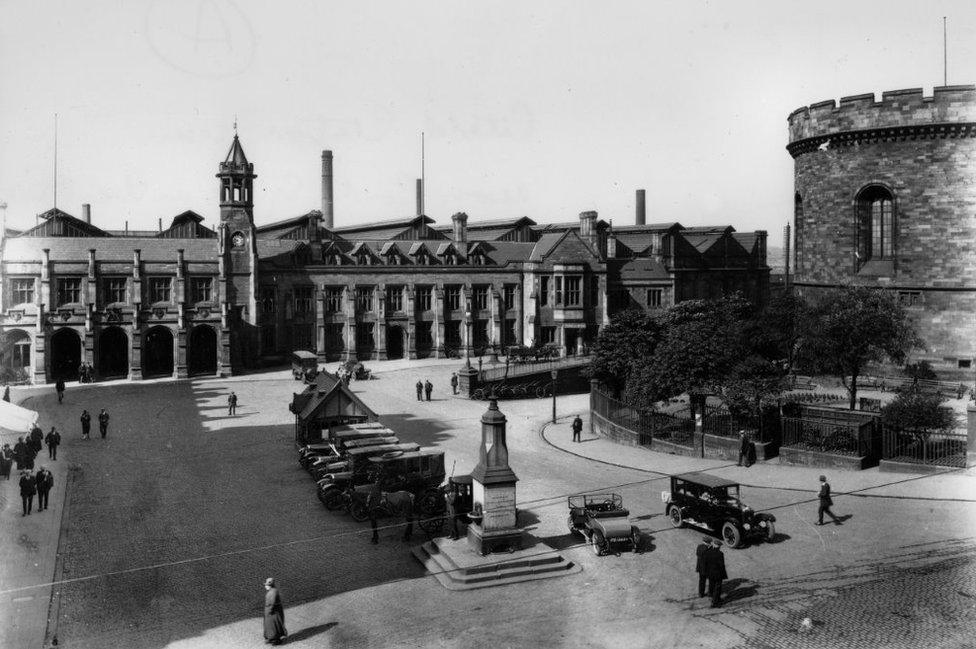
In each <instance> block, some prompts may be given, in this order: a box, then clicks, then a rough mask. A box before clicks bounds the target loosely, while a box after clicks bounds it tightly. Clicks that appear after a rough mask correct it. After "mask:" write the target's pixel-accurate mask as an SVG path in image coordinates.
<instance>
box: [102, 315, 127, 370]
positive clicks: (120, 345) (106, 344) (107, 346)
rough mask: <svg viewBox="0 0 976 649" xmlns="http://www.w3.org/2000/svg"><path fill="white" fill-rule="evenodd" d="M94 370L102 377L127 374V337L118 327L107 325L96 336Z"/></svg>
mask: <svg viewBox="0 0 976 649" xmlns="http://www.w3.org/2000/svg"><path fill="white" fill-rule="evenodd" d="M95 370H96V371H97V372H98V375H99V377H101V378H103V379H118V378H125V377H126V376H128V375H129V337H128V336H127V335H125V332H124V331H122V329H120V328H119V327H109V328H108V329H105V330H104V331H102V334H101V335H100V336H99V337H98V365H97V366H96V367H95Z"/></svg>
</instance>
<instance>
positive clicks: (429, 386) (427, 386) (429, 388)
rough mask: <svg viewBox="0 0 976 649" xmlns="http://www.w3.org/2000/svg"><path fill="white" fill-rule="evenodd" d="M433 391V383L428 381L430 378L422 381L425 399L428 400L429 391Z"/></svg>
mask: <svg viewBox="0 0 976 649" xmlns="http://www.w3.org/2000/svg"><path fill="white" fill-rule="evenodd" d="M433 391H434V384H433V383H431V382H430V379H427V381H425V382H424V394H425V395H426V396H427V401H430V393H431V392H433Z"/></svg>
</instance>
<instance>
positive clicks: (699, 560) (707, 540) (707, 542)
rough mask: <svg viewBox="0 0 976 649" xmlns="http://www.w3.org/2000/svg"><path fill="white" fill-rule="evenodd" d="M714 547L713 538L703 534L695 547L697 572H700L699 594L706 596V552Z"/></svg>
mask: <svg viewBox="0 0 976 649" xmlns="http://www.w3.org/2000/svg"><path fill="white" fill-rule="evenodd" d="M710 547H712V538H711V537H710V536H703V537H702V542H701V543H699V544H698V547H697V548H695V572H697V573H698V596H699V597H704V596H705V586H706V582H707V580H708V575H706V574H705V553H706V552H708V549H709V548H710Z"/></svg>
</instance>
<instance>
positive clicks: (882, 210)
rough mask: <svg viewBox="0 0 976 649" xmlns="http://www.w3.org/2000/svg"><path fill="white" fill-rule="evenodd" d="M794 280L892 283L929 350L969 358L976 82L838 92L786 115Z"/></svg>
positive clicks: (817, 286)
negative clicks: (927, 90)
mask: <svg viewBox="0 0 976 649" xmlns="http://www.w3.org/2000/svg"><path fill="white" fill-rule="evenodd" d="M789 132H790V136H789V145H788V146H787V150H788V151H789V153H790V155H791V156H792V157H793V159H794V189H795V195H794V212H795V214H794V238H795V248H794V249H795V257H794V265H795V275H794V278H793V281H794V285H795V286H796V287H797V288H798V289H799V290H800V291H801V292H803V293H805V294H808V295H810V296H812V297H813V298H816V296H818V295H822V294H823V293H824V292H826V291H830V290H833V289H836V288H837V287H839V286H842V285H845V284H849V283H853V284H859V285H866V286H877V287H884V288H887V289H890V290H892V291H895V292H896V293H897V295H898V298H899V300H901V302H902V303H903V304H904V305H905V306H906V307H907V308H908V310H909V311H910V313H911V314H912V316H913V317H914V319H915V321H916V322H917V325H918V327H919V330H920V332H921V334H922V336H923V338H924V339H925V342H926V346H927V349H926V350H924V351H922V352H919V353H918V354H916V355H915V357H916V358H920V359H926V360H930V361H933V362H934V364H937V365H938V366H940V367H942V368H949V367H952V368H970V367H972V362H973V358H974V357H976V340H974V336H973V333H974V332H976V183H974V182H973V179H974V177H976V176H974V174H976V86H945V87H937V88H935V89H934V92H933V95H932V96H931V97H925V96H923V94H922V90H921V89H920V88H915V89H910V90H895V91H891V92H885V93H883V94H882V95H881V101H875V96H874V95H873V94H866V95H856V96H853V97H844V98H842V99H841V100H840V102H839V103H836V102H834V101H833V100H831V101H824V102H820V103H817V104H812V105H811V106H807V107H803V108H800V109H798V110H796V111H794V112H793V113H792V114H791V115H790V116H789Z"/></svg>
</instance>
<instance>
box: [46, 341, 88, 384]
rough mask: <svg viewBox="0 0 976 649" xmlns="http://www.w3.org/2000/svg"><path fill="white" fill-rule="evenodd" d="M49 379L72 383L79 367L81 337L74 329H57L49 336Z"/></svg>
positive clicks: (76, 376) (75, 378)
mask: <svg viewBox="0 0 976 649" xmlns="http://www.w3.org/2000/svg"><path fill="white" fill-rule="evenodd" d="M50 355H51V377H50V378H51V379H52V380H54V381H57V380H58V379H61V380H62V381H74V380H77V378H78V366H80V365H81V336H79V335H78V332H77V331H75V330H74V329H58V330H57V331H55V332H54V335H52V336H51V353H50Z"/></svg>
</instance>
